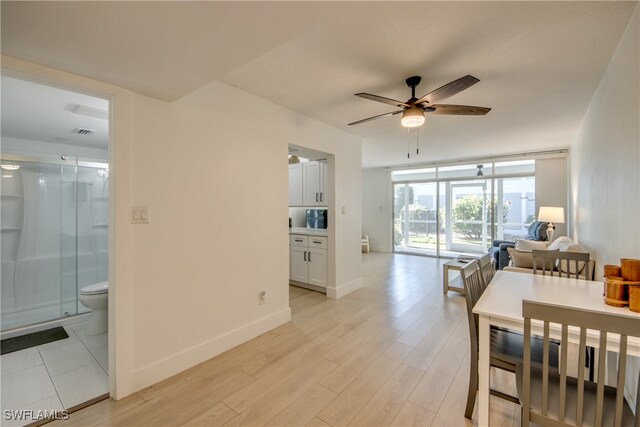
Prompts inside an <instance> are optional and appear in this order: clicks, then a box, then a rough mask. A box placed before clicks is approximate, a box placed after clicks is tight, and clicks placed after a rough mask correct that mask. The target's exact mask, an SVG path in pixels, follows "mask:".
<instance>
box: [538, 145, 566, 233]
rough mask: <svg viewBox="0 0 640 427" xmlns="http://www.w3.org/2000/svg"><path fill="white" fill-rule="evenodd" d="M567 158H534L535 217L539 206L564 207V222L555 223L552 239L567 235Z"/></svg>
mask: <svg viewBox="0 0 640 427" xmlns="http://www.w3.org/2000/svg"><path fill="white" fill-rule="evenodd" d="M567 186H568V177H567V158H566V157H557V158H551V159H538V160H536V217H537V216H538V212H539V211H540V206H551V207H557V208H564V216H565V220H564V221H565V223H564V224H555V225H556V231H555V233H554V235H553V239H554V240H555V239H557V238H558V237H560V236H567V235H568V234H567V230H568V228H567V225H568V221H569V207H568V203H567Z"/></svg>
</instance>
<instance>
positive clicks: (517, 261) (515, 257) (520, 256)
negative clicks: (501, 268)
mask: <svg viewBox="0 0 640 427" xmlns="http://www.w3.org/2000/svg"><path fill="white" fill-rule="evenodd" d="M507 252H509V258H511V263H512V265H513V266H514V267H522V268H533V256H532V255H531V251H519V250H517V249H515V248H507Z"/></svg>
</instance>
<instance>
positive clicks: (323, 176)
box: [318, 160, 329, 206]
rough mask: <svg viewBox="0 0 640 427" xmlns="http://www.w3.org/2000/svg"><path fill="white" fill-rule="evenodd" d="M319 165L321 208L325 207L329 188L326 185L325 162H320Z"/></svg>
mask: <svg viewBox="0 0 640 427" xmlns="http://www.w3.org/2000/svg"><path fill="white" fill-rule="evenodd" d="M318 163H319V165H320V181H319V182H320V183H319V191H320V204H321V205H322V206H327V203H328V202H329V201H328V197H327V189H328V188H329V186H328V185H327V175H328V172H327V161H326V160H320V161H319V162H318Z"/></svg>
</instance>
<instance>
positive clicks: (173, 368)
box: [131, 307, 291, 393]
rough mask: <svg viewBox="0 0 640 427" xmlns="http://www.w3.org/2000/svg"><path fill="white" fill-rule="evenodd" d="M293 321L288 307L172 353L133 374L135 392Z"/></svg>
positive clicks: (136, 370) (134, 371)
mask: <svg viewBox="0 0 640 427" xmlns="http://www.w3.org/2000/svg"><path fill="white" fill-rule="evenodd" d="M290 320H291V309H290V308H289V307H287V308H286V309H284V310H281V311H278V312H276V313H274V314H271V315H269V316H267V317H263V318H262V319H259V320H256V321H255V322H251V323H249V324H248V325H245V326H242V327H240V328H237V329H234V330H232V331H230V332H227V333H226V334H223V335H220V336H218V337H215V338H212V339H210V340H208V341H205V342H203V343H201V344H198V345H195V346H193V347H190V348H188V349H186V350H183V351H181V352H179V353H175V354H172V355H171V356H168V357H165V358H163V359H160V360H158V361H157V362H154V363H151V364H149V365H146V366H144V367H142V368H139V369H135V370H133V371H132V372H131V376H132V384H133V390H132V391H131V392H132V393H133V392H136V391H138V390H141V389H143V388H145V387H148V386H150V385H152V384H155V383H157V382H159V381H162V380H164V379H166V378H169V377H171V376H173V375H176V374H178V373H180V372H182V371H184V370H186V369H189V368H191V367H193V366H195V365H197V364H199V363H202V362H204V361H205V360H209V359H211V358H212V357H215V356H217V355H218V354H220V353H224V352H225V351H227V350H230V349H232V348H233V347H236V346H238V345H240V344H242V343H244V342H247V341H249V340H250V339H252V338H255V337H257V336H258V335H261V334H263V333H265V332H268V331H270V330H272V329H275V328H277V327H278V326H280V325H282V324H283V323H286V322H288V321H290Z"/></svg>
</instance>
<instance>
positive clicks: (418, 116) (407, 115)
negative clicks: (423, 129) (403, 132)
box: [402, 107, 424, 128]
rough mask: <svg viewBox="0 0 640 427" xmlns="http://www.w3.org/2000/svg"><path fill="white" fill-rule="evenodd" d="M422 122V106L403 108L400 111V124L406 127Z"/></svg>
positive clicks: (412, 126)
mask: <svg viewBox="0 0 640 427" xmlns="http://www.w3.org/2000/svg"><path fill="white" fill-rule="evenodd" d="M423 124H424V111H423V110H422V108H418V107H412V108H405V109H404V111H403V112H402V126H404V127H406V128H417V127H420V126H422V125H423Z"/></svg>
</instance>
